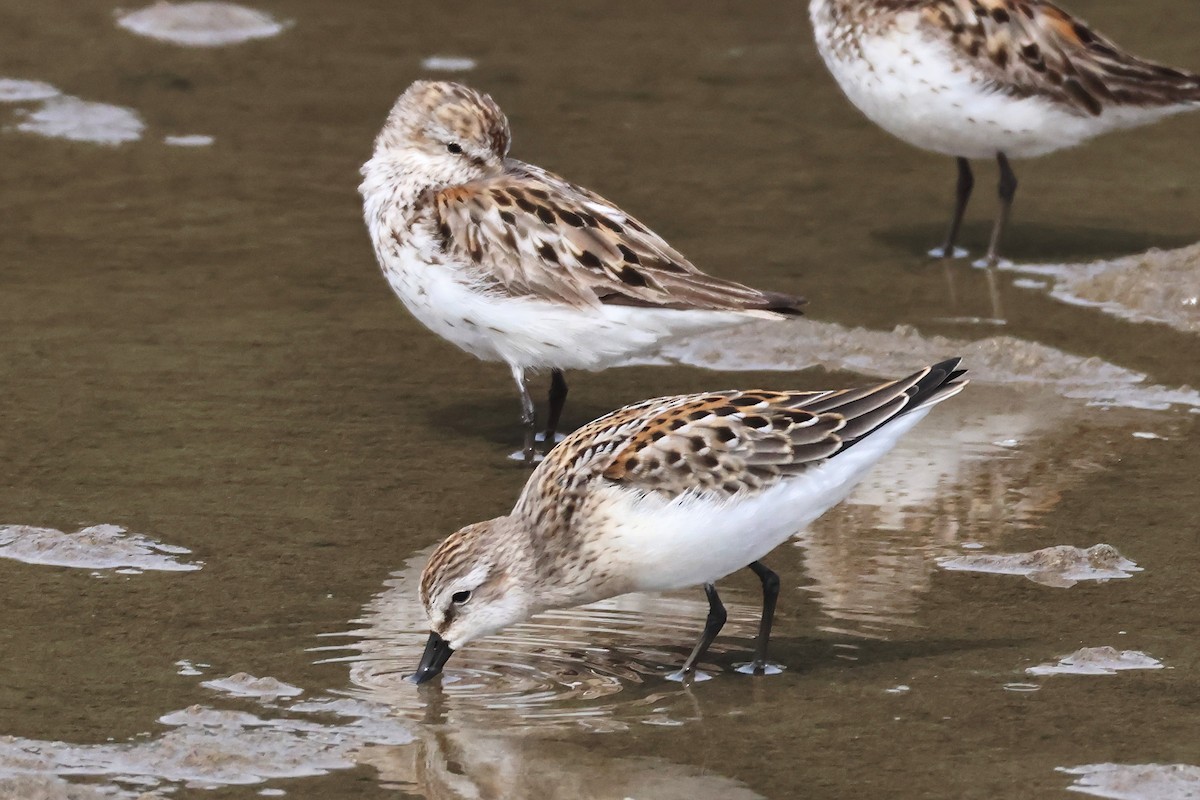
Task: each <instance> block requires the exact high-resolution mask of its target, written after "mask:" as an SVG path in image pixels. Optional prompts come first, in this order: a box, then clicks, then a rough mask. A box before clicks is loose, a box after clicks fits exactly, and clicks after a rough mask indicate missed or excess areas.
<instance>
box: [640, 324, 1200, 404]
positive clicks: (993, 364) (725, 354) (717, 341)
mask: <svg viewBox="0 0 1200 800" xmlns="http://www.w3.org/2000/svg"><path fill="white" fill-rule="evenodd" d="M952 355H959V356H962V357H963V365H964V366H966V367H967V368H969V369H970V371H971V375H970V377H971V380H972V381H975V382H977V383H999V384H1006V385H1018V386H1019V385H1032V384H1037V385H1043V386H1047V387H1049V388H1051V389H1053V390H1054V391H1055V392H1057V393H1058V394H1060V395H1062V396H1065V397H1072V398H1079V399H1082V400H1087V401H1089V402H1091V403H1094V404H1102V405H1113V406H1125V407H1129V408H1143V409H1153V410H1163V409H1166V408H1169V407H1171V406H1172V405H1183V406H1191V407H1200V392H1196V391H1194V390H1192V389H1189V388H1186V387H1184V388H1181V389H1170V388H1167V387H1162V386H1154V385H1151V384H1149V383H1148V381H1147V380H1146V376H1145V375H1144V374H1141V373H1138V372H1134V371H1133V370H1129V369H1125V368H1123V367H1119V366H1117V365H1115V364H1111V363H1109V362H1107V361H1104V360H1103V359H1100V358H1095V357H1092V358H1084V357H1081V356H1077V355H1073V354H1071V353H1065V352H1063V351H1061V350H1056V349H1055V348H1053V347H1048V346H1046V345H1044V344H1040V343H1038V342H1028V341H1025V340H1023V339H1017V338H1015V337H1012V336H992V337H988V338H986V339H979V340H975V341H964V340H961V339H951V338H949V337H945V336H923V335H921V333H920V332H918V331H917V330H916V329H915V328H913V327H911V326H907V325H900V326H897V327H896V328H895V329H894V330H891V331H873V330H867V329H865V328H848V327H846V326H844V325H838V324H836V323H832V322H819V321H816V320H811V319H799V320H789V321H788V322H786V323H780V322H755V323H748V324H746V325H742V326H739V327H737V328H734V329H732V330H724V331H719V332H717V333H710V334H703V335H697V336H694V337H690V338H689V339H687V340H686V341H682V342H678V343H675V344H671V345H668V346H666V347H664V348H663V349H662V350H661V351H660V352H659V353H657V354H651V355H647V356H642V357H639V358H635V359H630V360H629V361H628V362H626V363H629V364H654V365H659V364H688V365H691V366H698V367H706V368H708V369H719V370H801V369H807V368H809V367H814V366H822V367H825V368H826V369H830V370H847V371H850V372H858V373H862V374H866V375H877V376H880V377H887V378H894V377H897V376H898V375H900V374H903V373H904V372H905V371H906V370H912V369H916V368H917V367H919V366H920V365H922V364H929V363H934V362H936V361H940V360H941V359H943V358H947V357H949V356H952Z"/></svg>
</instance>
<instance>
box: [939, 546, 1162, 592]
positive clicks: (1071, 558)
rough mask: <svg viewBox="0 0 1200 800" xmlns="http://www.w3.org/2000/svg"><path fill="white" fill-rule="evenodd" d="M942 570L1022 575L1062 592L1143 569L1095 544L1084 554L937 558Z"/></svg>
mask: <svg viewBox="0 0 1200 800" xmlns="http://www.w3.org/2000/svg"><path fill="white" fill-rule="evenodd" d="M937 564H938V566H939V567H941V568H942V569H947V570H958V571H963V572H990V573H994V574H997V575H1024V576H1025V577H1026V578H1028V579H1029V580H1031V581H1033V582H1034V583H1040V584H1042V585H1043V586H1053V587H1055V588H1060V589H1065V588H1068V587H1071V586H1074V585H1075V584H1076V583H1079V582H1080V581H1108V580H1113V579H1116V578H1129V577H1132V575H1133V573H1135V572H1141V571H1142V568H1141V567H1139V566H1138V565H1137V564H1135V563H1134V562H1132V561H1130V560H1129V559H1127V558H1125V557H1124V556H1122V555H1121V554H1120V553H1118V552H1117V549H1116V548H1115V547H1113V546H1112V545H1108V544H1098V545H1094V546H1092V547H1089V548H1088V549H1087V550H1083V549H1081V548H1078V547H1071V546H1069V545H1058V546H1057V547H1047V548H1045V549H1042V550H1035V551H1034V552H1032V553H1004V554H1000V553H998V554H995V555H990V554H989V555H982V554H980V555H964V556H947V557H943V558H939V559H938V560H937Z"/></svg>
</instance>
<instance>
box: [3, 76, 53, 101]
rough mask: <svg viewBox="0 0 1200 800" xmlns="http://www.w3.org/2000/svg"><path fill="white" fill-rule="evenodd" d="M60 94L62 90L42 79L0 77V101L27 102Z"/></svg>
mask: <svg viewBox="0 0 1200 800" xmlns="http://www.w3.org/2000/svg"><path fill="white" fill-rule="evenodd" d="M60 94H62V92H60V91H59V90H58V89H55V88H54V87H53V86H51V85H50V84H48V83H45V82H43V81H26V80H20V79H18V78H0V103H28V102H32V101H35V100H48V99H50V98H51V97H58V96H59V95H60Z"/></svg>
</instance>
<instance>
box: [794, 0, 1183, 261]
mask: <svg viewBox="0 0 1200 800" xmlns="http://www.w3.org/2000/svg"><path fill="white" fill-rule="evenodd" d="M809 10H810V15H811V17H812V22H813V29H814V32H815V34H816V41H817V47H818V49H819V50H820V52H821V55H822V57H823V58H824V60H825V63H826V65H827V66H828V67H829V69H830V72H832V73H833V75H834V77H835V78H836V80H837V82H838V85H839V86H840V87H841V88H842V91H843V92H844V93H845V94H846V96H847V97H848V98H849V99H850V101H851V102H852V103H853V104H854V105H855V106H857V107H858V108H859V110H861V111H862V112H863V113H864V114H866V115H867V117H869V118H870V119H871V120H872V121H873V122H875V123H876V124H877V125H879V126H880V127H882V128H883V129H884V130H886V131H888V132H890V133H891V134H893V135H894V136H897V137H898V138H900V139H902V140H904V141H906V142H908V143H909V144H912V145H914V146H916V147H920V148H922V149H925V150H932V151H934V152H937V153H943V154H945V155H949V156H954V157H957V158H959V159H960V171H965V173H966V175H965V176H964V177H963V179H962V180H963V182H962V183H961V184H960V197H959V198H958V200H959V201H960V203H961V205H962V206H965V196H969V194H970V187H971V185H972V184H973V181H972V180H971V178H970V171H969V167H967V166H966V161H965V159H973V158H994V157H1000V158H1001V171H1002V174H1003V173H1006V172H1007V171H1008V167H1007V161H1006V158H1005V157H1013V158H1024V157H1034V156H1040V155H1044V154H1046V153H1050V152H1053V151H1055V150H1060V149H1063V148H1066V147H1072V146H1075V145H1077V144H1080V143H1081V142H1084V141H1086V140H1088V139H1091V138H1093V137H1095V136H1099V135H1101V134H1103V133H1107V132H1109V131H1113V130H1118V129H1121V128H1129V127H1133V126H1137V125H1142V124H1146V123H1149V122H1153V121H1155V120H1157V119H1160V118H1162V117H1164V116H1167V115H1170V114H1175V113H1179V112H1181V111H1186V110H1188V109H1193V108H1197V107H1200V76H1198V75H1195V74H1192V73H1188V72H1183V71H1180V70H1176V69H1172V68H1170V67H1164V66H1161V65H1159V64H1154V63H1152V62H1149V61H1145V60H1143V59H1140V58H1137V57H1136V56H1133V55H1131V54H1129V53H1127V52H1125V51H1123V50H1122V49H1121V48H1120V47H1118V46H1117V45H1116V44H1115V43H1113V42H1112V41H1110V40H1109V39H1107V38H1105V37H1104V36H1102V35H1100V34H1099V33H1097V32H1095V31H1094V30H1092V29H1091V28H1090V27H1088V26H1087V25H1086V24H1085V23H1084V22H1082V21H1081V20H1078V19H1076V18H1074V17H1072V16H1071V15H1070V14H1068V13H1067V12H1065V11H1063V10H1062V9H1061V8H1059V7H1057V6H1055V5H1053V4H1051V3H1048V2H1042V0H810V6H809ZM1005 177H1006V179H1007V183H1008V184H1009V186H1007V187H1002V190H1001V195H1002V199H1004V200H1005V204H1006V206H1007V204H1008V203H1009V202H1010V201H1011V195H1012V194H1013V193H1014V192H1015V189H1016V180H1015V177H1012V176H1011V174H1007V175H1005ZM1006 195H1007V197H1006ZM1005 213H1006V212H1005ZM956 215H957V216H958V217H959V218H961V212H960V211H956ZM1002 229H1003V220H1000V221H998V224H997V230H996V232H995V234H994V236H993V247H992V249H991V251H990V256H991V259H990V260H992V261H994V260H995V245H996V244H997V243H998V238H999V237H998V234H999V233H1000V232H1002ZM956 233H957V225H955V226H953V227H952V230H951V236H950V237H949V239H950V241H948V243H947V246H946V247H945V248H944V251H945V253H946V254H949V252H950V251H951V250H952V247H953V241H952V240H953V238H954V236H955V235H956Z"/></svg>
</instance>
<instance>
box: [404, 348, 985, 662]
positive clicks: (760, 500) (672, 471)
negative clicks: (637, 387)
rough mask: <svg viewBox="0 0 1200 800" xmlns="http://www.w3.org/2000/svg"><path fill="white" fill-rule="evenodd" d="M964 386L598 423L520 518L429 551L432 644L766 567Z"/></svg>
mask: <svg viewBox="0 0 1200 800" xmlns="http://www.w3.org/2000/svg"><path fill="white" fill-rule="evenodd" d="M962 372H963V371H962V370H960V369H958V360H957V359H952V360H950V361H947V362H944V363H942V364H937V365H934V366H932V367H926V368H925V369H923V370H921V371H920V372H917V373H916V374H914V375H911V376H909V377H907V378H904V379H902V380H897V381H890V382H887V383H883V384H879V385H875V386H870V387H865V388H861V389H849V390H840V391H827V392H786V391H784V392H779V391H761V390H749V391H723V392H706V393H702V394H695V395H684V396H676V397H660V398H655V399H652V400H646V401H643V402H641V403H636V404H634V405H630V406H626V407H624V408H621V409H619V410H617V411H614V412H612V413H611V414H608V415H607V416H604V417H601V418H600V419H597V420H595V421H594V422H591V423H589V424H588V425H585V426H584V427H582V428H580V429H579V430H577V431H575V432H574V433H573V434H571V435H570V436H568V437H567V438H566V439H565V440H564V441H563V442H562V443H561V444H560V445H559V446H558V447H557V448H555V449H554V450H553V451H552V452H551V453H550V455H549V456H547V458H546V460H545V461H543V462H542V463H541V464H540V465H539V466H538V467H537V469H536V470H535V471H534V473H533V474H532V475H531V476H530V478H529V481H528V482H527V484H526V486H525V489H524V490H523V491H522V493H521V495H520V498H519V499H518V500H517V503H516V505H515V507H514V508H513V510H512V512H511V513H510V514H508V515H506V516H504V517H498V518H496V519H493V520H489V521H487V522H482V523H477V524H475V525H471V526H468V527H467V528H464V529H462V530H460V531H458V532H456V533H454V534H452V535H451V536H450V537H448V538H447V539H446V540H445V541H444V542H443V543H442V544H441V545H440V546H439V547H438V548H437V549H436V550H435V551H434V553H433V555H432V556H431V557H430V560H429V563H428V564H427V565H426V567H425V570H424V572H423V574H422V579H421V599H422V602H423V603H424V605H425V608H426V610H427V612H428V614H429V617H430V623H431V626H432V629H433V632H434V634H435V636H437V637H440V638H441V639H442V640H444V641H445V642H447V643H448V644H449V645H450V646H452V647H454V648H458V647H461V646H462V645H463V644H465V643H466V642H468V641H470V640H472V639H474V638H477V637H479V636H483V635H486V634H488V633H491V632H494V631H496V630H498V629H500V628H502V627H504V626H506V625H509V624H512V623H514V622H517V621H519V620H521V619H524V618H526V617H528V616H530V615H531V614H534V613H536V612H538V611H540V610H544V609H547V608H554V607H563V606H571V605H578V604H581V603H587V602H593V601H596V600H600V599H603V598H605V597H611V596H614V595H618V594H623V593H625V592H631V591H658V590H666V589H673V588H680V587H684V586H692V585H696V584H711V583H712V582H714V581H716V580H717V579H718V578H721V577H723V576H724V575H727V574H728V573H730V572H733V571H735V570H737V569H740V568H742V567H744V566H747V565H750V564H752V563H756V562H757V560H758V559H759V558H761V557H763V556H764V555H766V554H767V553H768V552H770V551H771V550H772V549H774V548H775V547H777V546H778V545H779V544H781V543H782V542H783V541H785V540H786V539H787V538H788V537H789V536H791V535H792V534H794V533H795V532H797V531H798V530H800V529H802V528H803V527H805V526H806V525H808V524H809V523H810V522H812V521H813V520H814V519H816V518H817V517H818V516H820V515H821V514H822V513H824V512H825V511H826V510H827V509H828V508H829V507H831V506H832V505H834V504H836V503H837V502H839V501H840V500H841V499H842V498H843V497H845V495H846V494H847V493H848V492H849V490H850V489H851V488H852V487H853V486H854V485H855V484H856V483H857V482H858V481H859V480H860V479H861V477H862V476H863V475H864V474H865V473H866V471H867V470H868V469H869V468H870V467H871V466H872V465H873V464H874V463H875V462H876V461H877V460H878V459H879V458H880V457H881V456H882V455H883V454H884V453H886V452H887V451H888V450H890V449H891V447H892V446H893V445H894V444H895V442H896V440H898V439H899V438H900V436H902V435H903V434H904V433H905V432H906V431H907V430H908V429H910V428H911V427H912V426H913V425H915V424H916V423H917V422H918V421H919V420H920V419H921V418H922V417H924V415H925V414H926V413H928V411H929V410H930V409H931V408H932V407H933V406H934V405H936V404H937V403H939V402H941V401H942V400H944V399H946V398H948V397H951V396H952V395H954V394H957V393H958V392H959V391H960V390H961V389H962V387H963V386H964V385H965V381H963V380H961V379H960V376H961V375H962ZM456 593H459V598H460V600H461V599H462V597H463V594H462V593H466V595H467V596H468V598H469V599H468V600H466V601H463V602H458V601H455V600H454V599H453V597H454V596H455V594H456ZM714 594H715V590H714Z"/></svg>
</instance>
